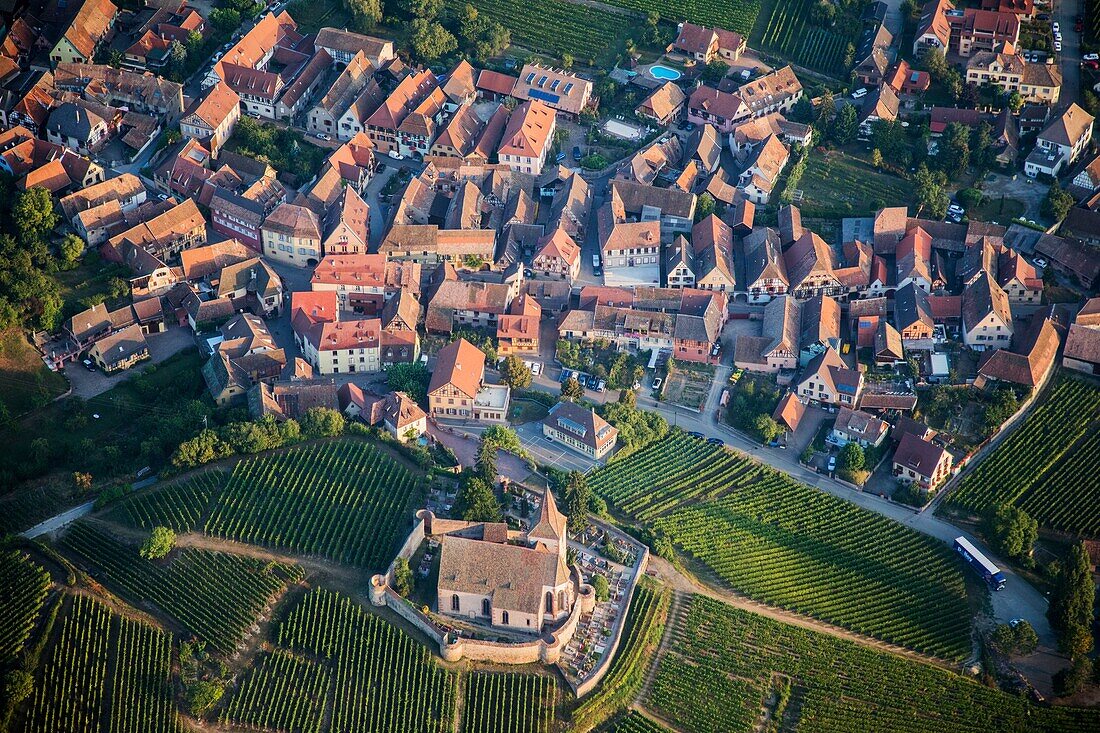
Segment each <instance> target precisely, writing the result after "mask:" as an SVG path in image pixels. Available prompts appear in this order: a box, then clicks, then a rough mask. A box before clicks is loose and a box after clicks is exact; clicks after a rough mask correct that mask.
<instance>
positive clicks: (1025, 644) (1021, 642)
mask: <svg viewBox="0 0 1100 733" xmlns="http://www.w3.org/2000/svg"><path fill="white" fill-rule="evenodd" d="M1012 631H1013V634H1014V636H1015V644H1016V652H1017V653H1018V654H1023V655H1024V656H1027V655H1028V654H1031V653H1033V652H1034V651H1035V649H1036V648H1037V647H1038V646H1039V635H1038V634H1037V633H1035V627H1034V626H1032V625H1031V624H1030V623H1028V622H1027V621H1023V620H1021V621H1018V622H1017V623H1016V628H1015V629H1013V630H1012Z"/></svg>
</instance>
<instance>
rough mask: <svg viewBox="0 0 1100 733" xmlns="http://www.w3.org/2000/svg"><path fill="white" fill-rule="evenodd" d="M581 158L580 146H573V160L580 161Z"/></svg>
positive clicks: (582, 155)
mask: <svg viewBox="0 0 1100 733" xmlns="http://www.w3.org/2000/svg"><path fill="white" fill-rule="evenodd" d="M583 157H584V154H583V153H582V152H581V146H580V145H574V146H573V160H580V159H581V158H583Z"/></svg>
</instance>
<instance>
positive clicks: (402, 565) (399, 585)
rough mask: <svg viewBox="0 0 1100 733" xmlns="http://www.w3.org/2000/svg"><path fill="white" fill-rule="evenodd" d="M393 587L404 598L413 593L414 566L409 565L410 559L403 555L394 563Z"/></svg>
mask: <svg viewBox="0 0 1100 733" xmlns="http://www.w3.org/2000/svg"><path fill="white" fill-rule="evenodd" d="M393 589H394V590H395V591H397V594H398V595H400V596H401V597H402V598H408V597H409V595H410V594H411V593H412V589H413V574H412V568H410V567H409V561H408V560H406V559H405V558H403V557H399V558H397V559H396V560H395V561H394V563H393Z"/></svg>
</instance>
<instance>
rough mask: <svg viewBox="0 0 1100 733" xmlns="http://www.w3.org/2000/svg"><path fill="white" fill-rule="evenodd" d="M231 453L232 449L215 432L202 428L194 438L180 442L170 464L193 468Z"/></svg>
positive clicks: (181, 467) (182, 467)
mask: <svg viewBox="0 0 1100 733" xmlns="http://www.w3.org/2000/svg"><path fill="white" fill-rule="evenodd" d="M231 455H233V449H232V448H230V447H229V444H228V443H226V442H225V441H224V440H222V439H221V438H220V437H219V436H218V434H217V433H215V432H214V431H213V430H203V431H202V432H201V433H199V434H198V435H196V436H195V437H194V438H191V439H190V440H185V441H184V442H182V443H180V445H179V447H178V448H176V452H175V453H174V454H173V455H172V465H173V466H175V467H176V468H179V469H188V468H195V467H196V466H202V465H204V464H207V463H210V462H211V461H216V460H218V459H221V458H228V457H229V456H231Z"/></svg>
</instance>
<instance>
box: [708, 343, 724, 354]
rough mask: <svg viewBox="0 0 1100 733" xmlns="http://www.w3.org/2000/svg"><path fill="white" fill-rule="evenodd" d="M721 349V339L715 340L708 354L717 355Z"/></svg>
mask: <svg viewBox="0 0 1100 733" xmlns="http://www.w3.org/2000/svg"><path fill="white" fill-rule="evenodd" d="M721 350H722V342H721V341H715V342H714V346H712V347H711V348H710V355H711V356H712V357H715V356H718V352H719V351H721Z"/></svg>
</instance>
